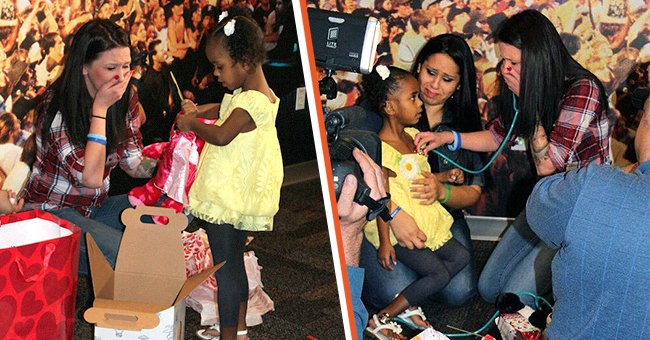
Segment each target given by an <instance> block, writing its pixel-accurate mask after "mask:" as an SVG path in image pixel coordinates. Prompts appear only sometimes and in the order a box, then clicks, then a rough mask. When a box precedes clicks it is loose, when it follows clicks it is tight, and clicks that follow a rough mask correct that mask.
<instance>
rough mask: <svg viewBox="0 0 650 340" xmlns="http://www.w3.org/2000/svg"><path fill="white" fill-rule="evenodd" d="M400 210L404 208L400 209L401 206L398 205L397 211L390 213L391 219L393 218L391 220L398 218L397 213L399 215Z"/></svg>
mask: <svg viewBox="0 0 650 340" xmlns="http://www.w3.org/2000/svg"><path fill="white" fill-rule="evenodd" d="M400 210H402V207H400V206H399V205H398V206H397V208H395V210H393V212H392V213H390V218H391V219H393V218H395V216H397V213H398V212H399V211H400Z"/></svg>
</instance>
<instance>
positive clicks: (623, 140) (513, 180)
mask: <svg viewBox="0 0 650 340" xmlns="http://www.w3.org/2000/svg"><path fill="white" fill-rule="evenodd" d="M308 4H309V6H312V7H318V8H321V9H325V10H331V11H338V12H345V13H352V14H356V15H363V16H373V17H376V18H377V19H378V20H379V21H380V23H381V32H382V39H381V41H380V43H379V45H378V47H377V54H378V56H379V57H378V61H377V63H378V64H386V65H394V66H398V67H400V68H403V69H406V70H411V67H412V65H413V62H414V60H415V57H416V55H417V53H418V51H419V49H420V48H421V47H422V46H423V45H424V44H425V43H426V41H427V40H428V39H429V38H431V37H433V36H436V35H438V34H442V33H455V34H459V35H461V36H463V37H464V38H465V39H466V40H467V42H468V44H469V45H470V47H471V48H472V50H473V52H474V62H475V65H476V70H477V77H478V79H477V80H478V92H479V107H480V110H481V114H482V119H483V121H484V122H487V121H488V120H490V119H491V118H493V117H494V116H495V115H496V113H495V112H494V111H493V110H492V105H491V98H492V97H493V96H494V95H495V94H496V91H497V87H496V83H495V80H496V78H497V76H496V68H495V66H496V65H497V63H498V61H499V56H498V51H496V49H495V46H496V45H495V44H494V41H493V39H492V33H493V31H494V30H495V29H496V28H497V26H498V25H499V23H500V22H501V21H502V20H504V19H505V18H507V17H510V16H511V15H513V14H515V13H517V12H519V11H521V10H524V9H536V10H538V11H540V12H542V13H543V14H544V15H545V16H546V17H548V18H549V19H550V20H551V21H552V22H553V23H554V25H555V27H556V28H557V29H558V32H560V34H561V37H562V39H563V41H564V43H565V45H566V46H567V48H568V50H569V51H570V53H571V54H572V55H573V57H574V58H575V59H576V60H577V61H578V62H579V63H580V64H582V65H583V66H585V67H586V68H587V69H589V70H590V71H591V72H593V73H594V74H595V75H596V76H597V77H598V78H599V79H600V80H601V81H602V82H603V85H604V86H605V88H606V90H607V93H608V95H609V98H610V104H611V106H612V108H613V109H615V110H617V111H618V115H619V120H618V124H617V128H616V129H615V131H614V139H613V141H612V150H613V153H614V154H613V156H614V160H615V164H616V165H618V166H625V165H627V164H630V163H631V162H634V161H635V159H634V153H633V150H632V149H631V148H630V149H629V150H628V145H631V144H633V143H632V142H631V141H632V138H633V135H634V130H635V129H636V124H638V120H637V113H638V109H635V108H633V107H632V106H631V105H630V97H631V95H630V94H631V93H632V91H633V90H634V89H635V88H637V87H639V86H646V87H647V79H648V76H647V75H648V61H649V60H650V44H649V41H648V40H649V38H650V11H649V10H648V2H647V1H643V0H603V1H601V0H568V1H566V0H527V1H523V0H453V1H452V0H423V1H422V0H358V1H357V0H320V1H316V0H308ZM531 29H535V28H534V27H531ZM335 78H337V83H338V91H339V92H338V96H337V98H336V99H333V100H330V101H328V102H327V105H328V107H330V108H331V109H336V108H339V107H344V106H350V105H354V104H355V103H356V101H357V99H358V98H359V96H360V90H359V89H360V88H359V86H358V83H359V81H360V79H361V75H360V74H356V73H349V72H337V75H336V76H335ZM488 172H489V175H488V176H487V180H488V184H487V187H486V188H484V191H483V195H482V197H481V199H480V201H479V202H478V203H477V204H476V206H474V207H472V208H471V209H468V211H469V212H470V213H472V214H477V215H487V216H508V217H514V216H516V215H517V214H518V213H519V211H521V209H523V207H524V205H525V203H526V198H527V197H528V194H529V192H530V190H532V187H533V186H534V184H535V182H536V181H537V176H536V174H535V170H534V168H532V166H531V163H530V162H529V160H528V156H527V153H526V151H525V144H523V143H520V145H516V146H515V147H513V148H512V149H506V150H505V151H504V152H503V153H502V155H500V156H499V157H498V158H497V159H496V161H495V163H494V164H493V165H492V166H491V168H490V169H489V171H488Z"/></svg>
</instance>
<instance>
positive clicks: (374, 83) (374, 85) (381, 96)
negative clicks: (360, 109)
mask: <svg viewBox="0 0 650 340" xmlns="http://www.w3.org/2000/svg"><path fill="white" fill-rule="evenodd" d="M377 66H378V65H377ZM377 66H375V68H374V69H373V70H372V72H371V73H370V74H367V75H365V76H363V80H362V82H361V88H362V90H363V94H364V96H365V98H366V101H367V103H368V108H369V109H370V110H372V111H374V112H377V113H379V114H381V115H382V116H383V115H384V108H385V107H386V101H387V100H388V96H389V95H391V94H393V93H394V92H395V90H397V89H398V88H399V85H400V84H399V83H400V81H401V80H402V79H404V78H407V77H409V76H412V75H411V74H410V73H409V72H407V71H404V70H402V69H401V68H398V67H395V66H387V67H388V70H389V71H390V75H389V76H388V78H386V79H384V80H382V79H381V76H380V75H379V73H377Z"/></svg>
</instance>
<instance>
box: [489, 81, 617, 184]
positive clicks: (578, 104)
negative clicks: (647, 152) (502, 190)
mask: <svg viewBox="0 0 650 340" xmlns="http://www.w3.org/2000/svg"><path fill="white" fill-rule="evenodd" d="M605 105H607V103H601V101H600V89H599V88H598V86H597V85H596V82H594V81H593V80H591V79H580V80H578V81H576V82H574V83H573V84H571V86H569V88H568V89H567V91H566V94H565V95H564V97H563V98H562V103H561V109H560V115H559V116H558V119H557V121H556V122H555V125H554V126H553V131H551V136H550V138H549V139H550V143H549V147H548V155H549V158H550V160H551V162H552V163H553V165H554V166H555V171H556V172H564V171H566V170H572V169H577V168H582V167H585V166H587V165H589V164H590V163H592V162H593V163H596V164H609V163H611V159H610V157H609V131H610V122H609V120H608V117H607V111H606V110H605V109H606V106H605ZM487 129H488V130H489V131H491V132H492V134H493V135H494V138H495V139H496V140H497V141H498V142H499V143H501V141H503V138H505V136H506V133H507V129H506V127H504V126H503V123H502V122H501V119H499V118H496V119H494V120H493V121H491V122H490V123H489V124H488V127H487ZM515 138H516V137H514V136H513V138H512V141H513V142H514V141H515Z"/></svg>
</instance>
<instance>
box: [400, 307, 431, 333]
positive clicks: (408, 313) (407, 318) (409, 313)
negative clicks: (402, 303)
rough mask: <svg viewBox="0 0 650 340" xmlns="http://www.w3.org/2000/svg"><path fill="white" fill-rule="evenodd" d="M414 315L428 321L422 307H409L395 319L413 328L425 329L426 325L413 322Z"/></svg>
mask: <svg viewBox="0 0 650 340" xmlns="http://www.w3.org/2000/svg"><path fill="white" fill-rule="evenodd" d="M413 316H419V317H420V318H421V319H422V321H427V317H426V316H425V315H424V312H423V311H422V308H420V307H417V308H415V309H407V310H405V311H403V312H402V313H400V314H399V315H397V316H396V317H395V319H396V320H399V321H400V322H402V323H404V324H405V325H408V326H409V327H411V328H414V329H420V330H424V327H422V326H418V325H416V324H415V323H414V322H413V319H412V318H411V317H413Z"/></svg>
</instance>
